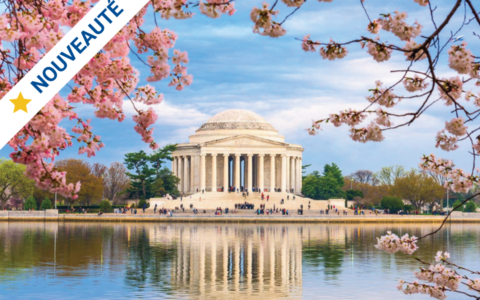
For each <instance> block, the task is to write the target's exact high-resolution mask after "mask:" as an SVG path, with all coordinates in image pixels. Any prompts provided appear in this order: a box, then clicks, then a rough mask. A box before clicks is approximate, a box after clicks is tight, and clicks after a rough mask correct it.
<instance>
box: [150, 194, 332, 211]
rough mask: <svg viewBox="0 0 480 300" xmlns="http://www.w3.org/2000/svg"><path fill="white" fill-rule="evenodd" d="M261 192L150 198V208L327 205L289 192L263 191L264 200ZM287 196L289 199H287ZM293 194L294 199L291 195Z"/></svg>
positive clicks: (293, 207)
mask: <svg viewBox="0 0 480 300" xmlns="http://www.w3.org/2000/svg"><path fill="white" fill-rule="evenodd" d="M261 195H262V194H261V193H258V192H257V193H255V192H254V193H249V196H247V197H246V198H245V197H243V196H242V193H234V192H231V193H224V192H205V193H203V194H202V193H195V194H193V195H191V196H185V197H183V198H182V200H180V198H178V199H176V200H167V199H165V198H152V199H150V209H149V210H153V207H155V204H157V208H166V209H175V208H176V207H178V208H180V204H183V206H184V207H185V209H190V204H193V207H194V208H196V209H199V210H201V209H205V210H212V209H216V208H217V207H221V208H222V209H224V208H227V207H228V208H229V209H234V208H235V204H241V203H244V202H248V203H251V204H254V205H255V208H258V207H260V204H265V207H266V208H267V209H270V208H273V205H274V204H275V208H285V209H288V210H290V211H296V210H297V209H299V208H300V206H301V205H303V209H304V210H308V204H309V202H310V205H311V207H310V210H314V211H319V210H320V209H326V208H327V205H328V203H329V202H328V201H327V200H312V199H310V198H304V197H300V196H298V195H294V194H289V193H282V192H280V193H268V192H264V196H265V200H262V199H261ZM268 195H270V200H269V201H267V200H266V197H267V196H268ZM287 196H289V200H287ZM294 196H295V200H293V197H294ZM282 199H284V200H285V201H284V204H283V205H282V204H280V202H281V200H282Z"/></svg>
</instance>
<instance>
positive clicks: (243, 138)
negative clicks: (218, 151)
mask: <svg viewBox="0 0 480 300" xmlns="http://www.w3.org/2000/svg"><path fill="white" fill-rule="evenodd" d="M204 146H222V147H223V146H227V147H228V146H231V147H279V146H280V147H287V146H288V144H286V143H281V142H276V141H272V140H268V139H264V138H259V137H256V136H253V135H237V136H233V137H228V138H223V139H218V140H213V141H209V142H206V143H205V144H204Z"/></svg>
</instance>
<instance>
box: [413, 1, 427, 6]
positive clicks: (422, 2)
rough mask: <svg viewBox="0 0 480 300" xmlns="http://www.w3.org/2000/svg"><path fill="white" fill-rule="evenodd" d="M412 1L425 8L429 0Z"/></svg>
mask: <svg viewBox="0 0 480 300" xmlns="http://www.w3.org/2000/svg"><path fill="white" fill-rule="evenodd" d="M413 1H415V2H417V3H418V4H420V5H421V6H427V5H428V3H429V2H430V0H413Z"/></svg>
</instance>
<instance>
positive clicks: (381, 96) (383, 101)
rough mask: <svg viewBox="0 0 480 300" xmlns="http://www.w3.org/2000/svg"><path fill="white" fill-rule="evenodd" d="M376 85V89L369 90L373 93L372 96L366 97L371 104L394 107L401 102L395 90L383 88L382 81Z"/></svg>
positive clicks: (378, 81)
mask: <svg viewBox="0 0 480 300" xmlns="http://www.w3.org/2000/svg"><path fill="white" fill-rule="evenodd" d="M375 85H376V86H375V88H374V89H370V90H369V91H371V92H372V95H371V96H367V97H366V99H367V100H368V101H369V102H370V103H377V104H379V105H383V106H385V107H393V106H395V105H397V104H398V102H400V100H401V99H400V98H399V97H398V96H396V95H395V94H394V93H393V89H391V88H390V89H387V88H385V87H382V85H383V83H382V82H381V81H380V80H377V81H376V82H375Z"/></svg>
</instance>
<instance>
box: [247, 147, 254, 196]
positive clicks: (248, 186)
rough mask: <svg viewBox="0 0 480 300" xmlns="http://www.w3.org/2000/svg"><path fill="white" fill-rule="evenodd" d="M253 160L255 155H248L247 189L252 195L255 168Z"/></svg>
mask: <svg viewBox="0 0 480 300" xmlns="http://www.w3.org/2000/svg"><path fill="white" fill-rule="evenodd" d="M252 158H253V154H247V160H248V161H247V165H248V167H247V189H248V192H249V193H251V192H252V182H253V176H252V174H253V172H252V170H253V167H252Z"/></svg>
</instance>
